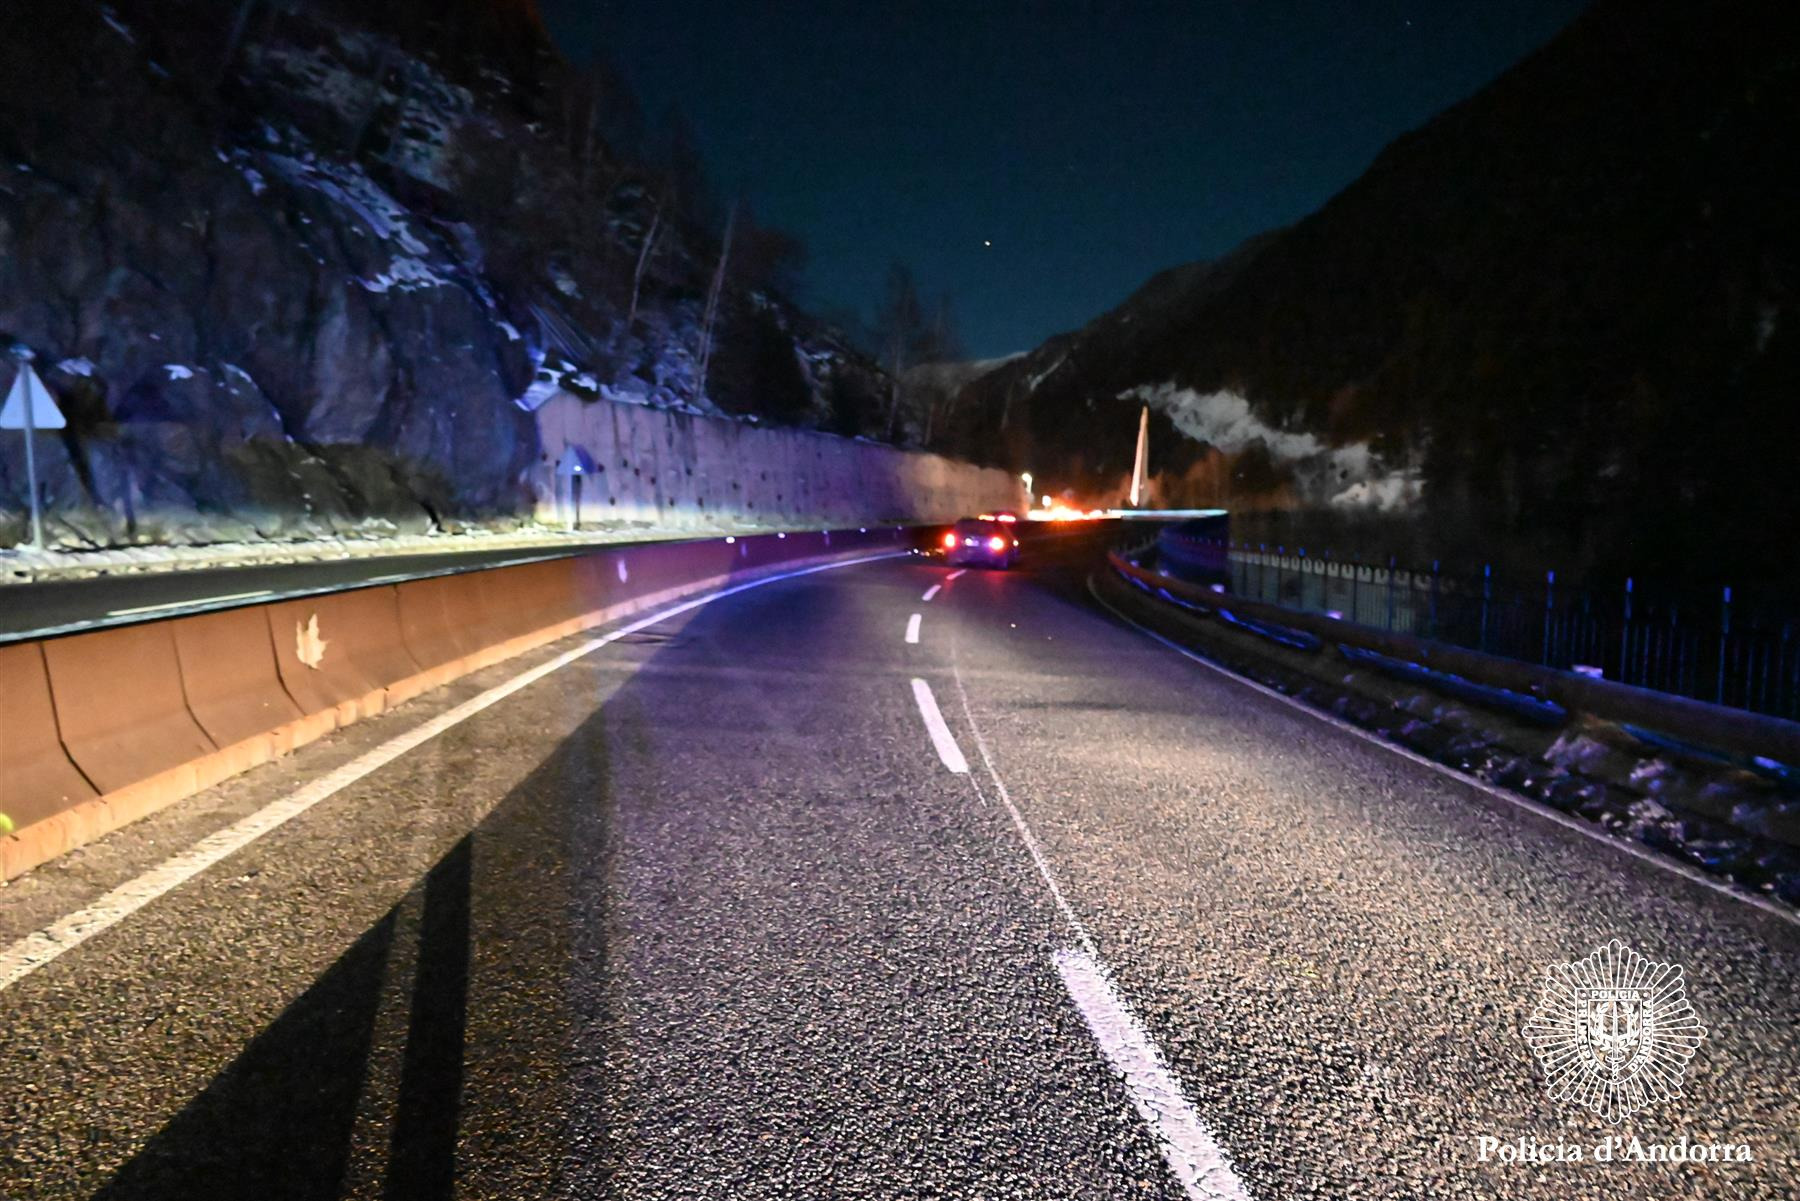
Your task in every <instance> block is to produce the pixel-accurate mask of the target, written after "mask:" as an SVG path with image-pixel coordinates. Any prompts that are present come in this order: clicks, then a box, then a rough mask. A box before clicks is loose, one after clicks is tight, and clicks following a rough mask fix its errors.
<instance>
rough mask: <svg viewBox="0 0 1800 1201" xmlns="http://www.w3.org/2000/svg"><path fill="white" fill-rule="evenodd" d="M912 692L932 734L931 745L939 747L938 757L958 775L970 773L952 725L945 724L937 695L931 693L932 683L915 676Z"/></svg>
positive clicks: (929, 732) (926, 730)
mask: <svg viewBox="0 0 1800 1201" xmlns="http://www.w3.org/2000/svg"><path fill="white" fill-rule="evenodd" d="M912 694H913V700H914V701H915V702H917V703H918V706H919V716H920V717H922V718H924V719H925V732H926V733H928V734H930V735H931V745H932V746H934V747H936V748H937V754H938V758H939V759H942V760H943V761H944V766H945V767H947V768H949V769H950V770H951V771H953V772H955V773H956V774H957V775H959V776H966V775H968V774H969V761H968V760H967V759H965V758H963V753H962V748H961V747H959V746H957V745H956V738H955V737H954V736H953V735H952V734H951V733H950V727H949V726H947V725H945V724H944V715H943V714H942V713H941V712H939V711H938V703H937V697H935V696H933V695H931V685H930V684H927V683H926V682H925V681H924V680H921V679H919V678H917V677H916V676H915V677H914V678H913V682H912Z"/></svg>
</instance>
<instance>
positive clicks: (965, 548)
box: [942, 513, 1019, 568]
mask: <svg viewBox="0 0 1800 1201" xmlns="http://www.w3.org/2000/svg"><path fill="white" fill-rule="evenodd" d="M1017 526H1018V518H1017V517H1016V516H1014V515H1013V514H1010V513H983V514H982V515H981V516H979V517H965V518H963V519H962V520H961V521H959V522H957V523H956V524H955V525H953V526H951V527H950V528H949V529H948V530H946V531H945V532H944V536H943V539H942V542H943V548H944V561H945V562H946V563H950V564H952V565H970V566H979V567H1000V568H1006V567H1011V566H1012V565H1013V564H1015V563H1017V562H1018V561H1019V536H1018V533H1017Z"/></svg>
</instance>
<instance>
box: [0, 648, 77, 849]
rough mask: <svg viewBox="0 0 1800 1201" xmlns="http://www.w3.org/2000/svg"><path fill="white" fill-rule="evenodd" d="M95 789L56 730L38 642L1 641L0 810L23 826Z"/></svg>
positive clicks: (20, 826) (48, 675)
mask: <svg viewBox="0 0 1800 1201" xmlns="http://www.w3.org/2000/svg"><path fill="white" fill-rule="evenodd" d="M96 795H98V794H97V793H96V792H95V791H94V786H93V785H92V784H90V783H88V781H87V777H85V776H83V775H82V774H81V773H80V772H79V771H77V770H76V769H75V764H74V763H72V762H71V761H70V760H69V756H68V753H67V752H66V751H64V750H63V745H62V739H61V738H60V737H59V736H58V734H57V731H56V710H55V708H54V707H53V705H52V704H51V700H50V674H49V671H48V669H47V668H46V667H45V666H44V648H43V646H42V645H41V644H39V643H36V642H22V643H18V644H16V645H13V646H0V813H4V814H6V816H7V817H8V818H10V819H11V820H12V823H13V825H14V826H15V827H16V828H19V829H23V828H24V827H26V826H29V825H31V824H32V823H33V822H36V821H41V820H43V819H44V818H46V817H49V816H50V815H52V814H54V813H59V812H61V811H62V810H64V809H67V808H69V807H70V806H72V805H76V804H79V803H80V802H82V801H85V800H90V799H92V798H93V797H94V796H96ZM7 841H11V840H8V839H0V844H3V843H5V842H7ZM4 853H5V852H4V847H3V846H0V854H4Z"/></svg>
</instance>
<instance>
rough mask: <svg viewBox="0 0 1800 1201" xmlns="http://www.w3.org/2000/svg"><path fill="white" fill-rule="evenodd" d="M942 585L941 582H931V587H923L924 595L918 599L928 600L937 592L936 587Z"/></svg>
mask: <svg viewBox="0 0 1800 1201" xmlns="http://www.w3.org/2000/svg"><path fill="white" fill-rule="evenodd" d="M942 587H943V585H942V584H933V585H932V586H931V587H929V588H927V589H925V595H924V596H922V597H920V598H919V599H920V600H922V601H930V600H931V598H932V597H934V596H936V595H937V594H938V589H939V588H942Z"/></svg>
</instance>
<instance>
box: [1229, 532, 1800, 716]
mask: <svg viewBox="0 0 1800 1201" xmlns="http://www.w3.org/2000/svg"><path fill="white" fill-rule="evenodd" d="M1212 545H1213V546H1215V547H1217V548H1219V549H1222V550H1223V551H1224V552H1225V557H1226V561H1227V565H1228V566H1227V573H1228V575H1229V578H1230V584H1229V587H1230V590H1231V591H1232V592H1234V593H1237V594H1239V595H1242V596H1247V597H1251V598H1254V599H1257V600H1262V601H1267V602H1269V603H1272V604H1280V605H1288V606H1291V607H1294V608H1299V609H1304V610H1307V611H1310V612H1314V613H1324V614H1327V615H1331V616H1336V617H1341V618H1342V619H1343V620H1345V621H1355V622H1360V623H1362V624H1363V625H1369V626H1374V627H1377V628H1379V629H1386V630H1393V631H1398V632H1401V633H1406V634H1412V635H1415V636H1417V637H1420V638H1431V639H1437V640H1439V641H1443V642H1449V643H1453V644H1455V645H1457V646H1464V647H1468V648H1470V649H1473V650H1480V651H1487V652H1489V653H1491V654H1496V655H1504V656H1506V657H1508V658H1513V659H1521V660H1524V661H1526V662H1531V663H1540V664H1543V665H1544V666H1547V667H1556V668H1562V669H1564V670H1571V671H1581V672H1585V673H1587V674H1590V675H1598V676H1602V677H1604V678H1605V679H1609V680H1617V681H1620V682H1622V683H1626V684H1634V685H1637V686H1639V687H1643V688H1652V689H1655V690H1657V691H1659V692H1670V693H1675V694H1678V695H1681V696H1687V697H1693V698H1695V699H1697V700H1703V701H1711V702H1713V703H1715V704H1722V705H1730V706H1732V707H1734V708H1739V709H1748V710H1751V711H1752V712H1756V713H1767V714H1771V715H1774V716H1778V717H1788V718H1800V645H1797V642H1800V639H1796V636H1795V634H1796V631H1795V624H1796V623H1795V622H1794V620H1793V619H1791V618H1787V617H1779V618H1771V617H1770V616H1768V615H1766V614H1761V613H1752V612H1748V611H1745V610H1744V609H1743V608H1742V606H1738V607H1736V608H1735V609H1734V606H1733V602H1732V595H1731V589H1729V588H1723V589H1721V591H1720V594H1719V596H1718V598H1717V600H1716V601H1715V602H1714V603H1712V604H1707V605H1696V604H1692V603H1688V604H1685V605H1684V604H1680V603H1677V602H1674V601H1671V600H1668V599H1659V598H1654V597H1649V596H1645V595H1643V594H1642V593H1641V592H1639V591H1638V590H1637V589H1636V587H1635V584H1634V583H1633V582H1632V581H1629V580H1628V581H1626V582H1625V584H1624V585H1623V586H1622V587H1620V588H1619V589H1617V590H1616V591H1614V592H1611V593H1600V592H1597V591H1595V590H1594V589H1591V588H1586V587H1571V586H1569V585H1567V584H1563V583H1559V581H1558V580H1557V579H1556V576H1555V573H1554V572H1549V573H1546V575H1545V578H1544V579H1543V580H1542V581H1539V582H1537V583H1536V584H1535V585H1529V586H1520V585H1518V584H1517V583H1515V582H1502V581H1501V580H1498V579H1496V578H1494V576H1493V574H1492V572H1491V571H1488V572H1484V573H1483V574H1482V575H1481V576H1477V577H1468V576H1452V575H1445V574H1442V573H1440V572H1438V571H1436V570H1435V569H1434V570H1417V569H1413V568H1408V567H1403V566H1400V565H1398V564H1396V563H1392V562H1390V563H1387V564H1370V563H1357V562H1344V561H1340V560H1337V559H1334V558H1331V557H1329V556H1328V555H1317V554H1313V555H1308V554H1306V553H1304V552H1298V551H1296V550H1290V549H1289V548H1285V547H1275V546H1267V545H1263V544H1246V543H1241V542H1231V541H1223V542H1217V543H1213V544H1212Z"/></svg>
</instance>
